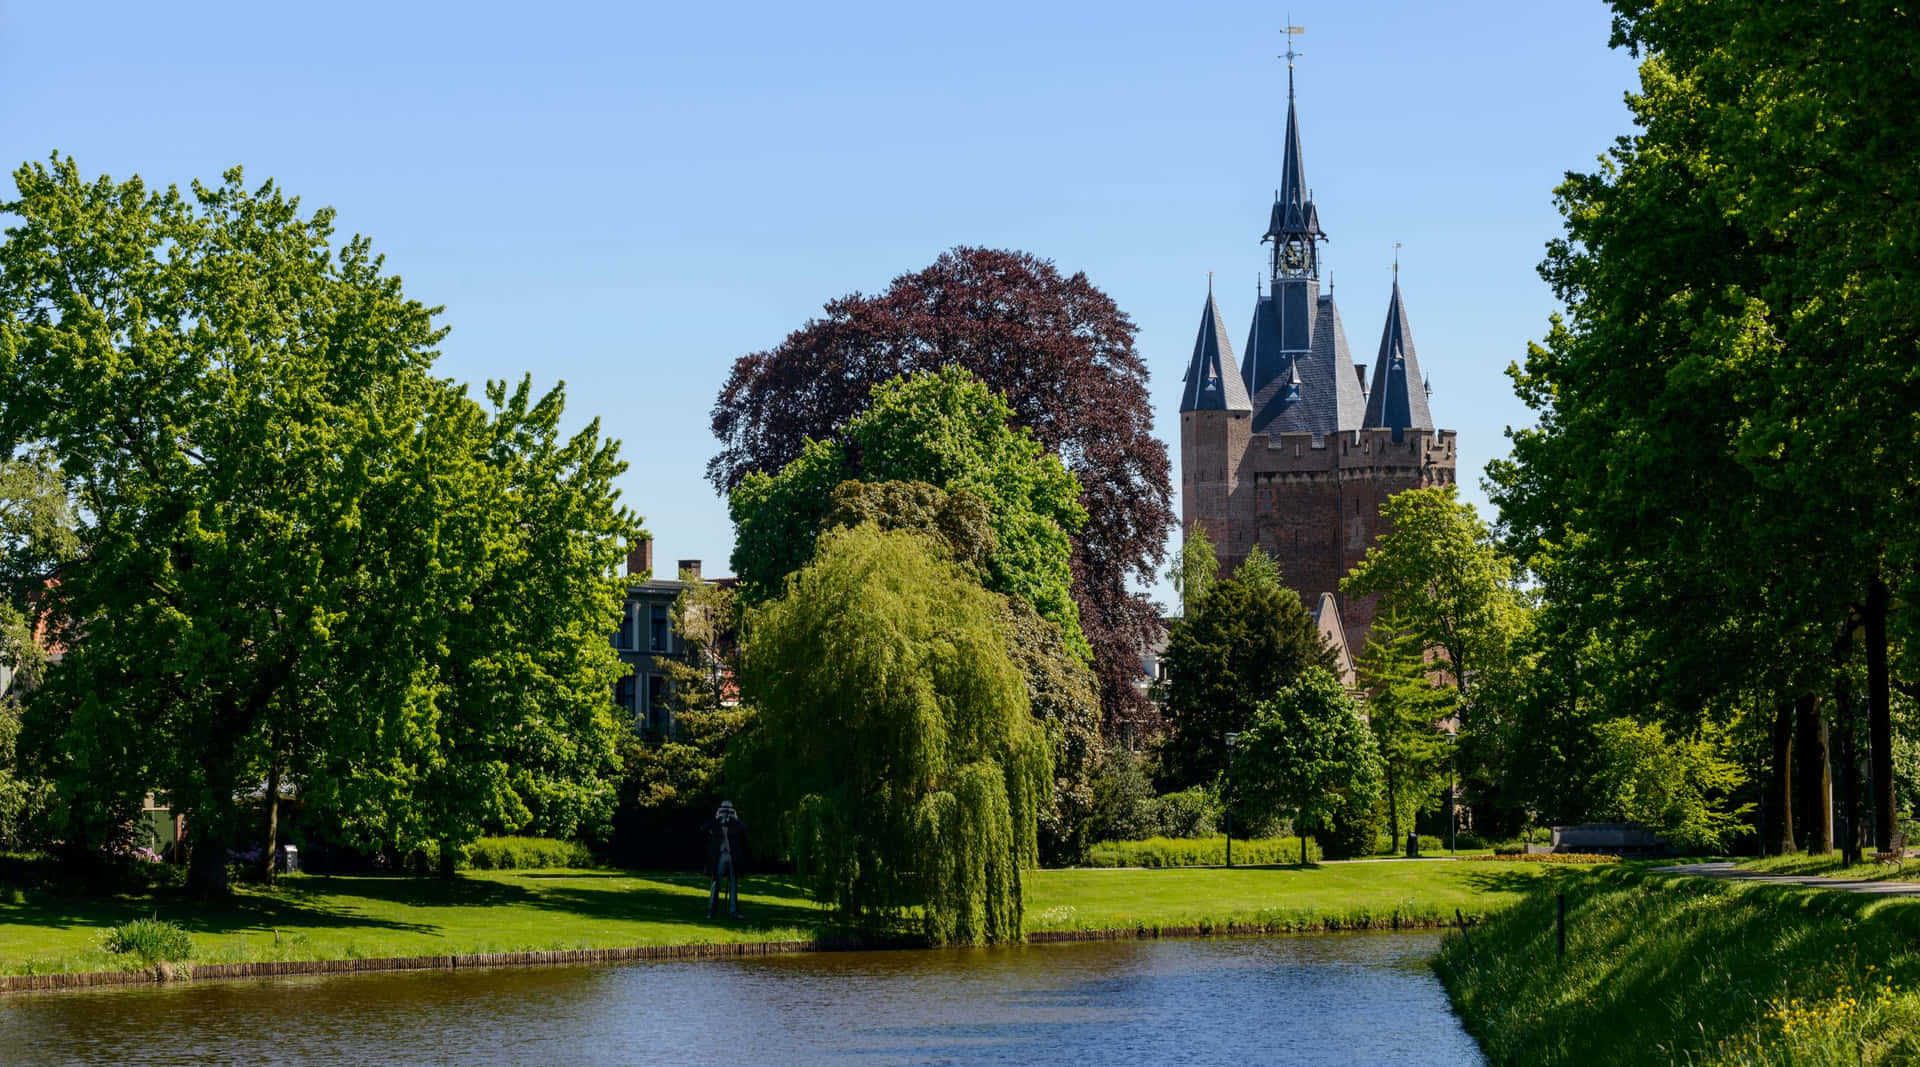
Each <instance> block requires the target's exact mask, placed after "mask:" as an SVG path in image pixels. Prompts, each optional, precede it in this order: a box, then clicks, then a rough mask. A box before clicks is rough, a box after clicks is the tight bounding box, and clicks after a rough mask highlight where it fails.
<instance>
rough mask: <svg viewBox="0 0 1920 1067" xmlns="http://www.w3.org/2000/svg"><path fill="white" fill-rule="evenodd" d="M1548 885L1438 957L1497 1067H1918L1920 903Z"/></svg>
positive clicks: (1824, 894) (1666, 882)
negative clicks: (1561, 923)
mask: <svg viewBox="0 0 1920 1067" xmlns="http://www.w3.org/2000/svg"><path fill="white" fill-rule="evenodd" d="M1539 886H1540V889H1541V890H1543V891H1541V892H1537V893H1532V894H1528V895H1526V896H1525V898H1524V899H1522V900H1521V901H1520V902H1519V903H1518V904H1516V905H1514V906H1512V907H1509V908H1507V909H1505V910H1503V911H1501V912H1499V913H1497V914H1495V915H1494V916H1492V917H1491V918H1490V919H1489V920H1488V921H1487V922H1486V923H1485V924H1483V925H1482V926H1480V927H1478V928H1476V929H1475V930H1474V931H1473V940H1472V944H1471V945H1468V944H1466V943H1464V942H1461V941H1458V940H1450V941H1449V942H1448V943H1447V944H1446V945H1445V947H1444V948H1443V949H1442V950H1441V953H1440V958H1439V961H1438V965H1437V966H1438V970H1439V972H1440V976H1441V979H1442V980H1443V981H1444V982H1445V983H1446V985H1447V989H1448V991H1449V993H1451V994H1452V996H1453V1001H1454V1005H1455V1008H1456V1009H1457V1010H1458V1011H1459V1012H1460V1015H1461V1018H1462V1019H1463V1020H1464V1021H1465V1022H1466V1024H1467V1028H1468V1030H1469V1031H1470V1032H1472V1033H1473V1035H1474V1036H1475V1037H1476V1038H1478V1039H1479V1041H1480V1046H1481V1049H1482V1050H1483V1051H1484V1052H1485V1053H1486V1055H1487V1059H1488V1062H1490V1063H1494V1064H1580V1065H1587V1064H1594V1065H1605V1064H1636V1063H1648V1062H1655V1063H1685V1064H1698V1065H1705V1064H1782V1065H1784V1064H1801V1065H1807V1064H1836V1065H1838V1064H1894V1063H1914V1062H1920V948H1917V947H1916V946H1920V901H1912V900H1904V899H1891V898H1887V897H1881V896H1869V895H1863V894H1859V893H1846V892H1839V891H1835V890H1830V889H1825V888H1818V887H1800V886H1782V885H1768V884H1764V883H1753V882H1733V881H1726V880H1722V879H1715V878H1701V877H1692V876H1685V875H1664V874H1657V873H1654V872H1651V871H1648V870H1646V869H1645V865H1638V864H1622V865H1618V866H1615V867H1610V868H1601V869H1599V870H1596V871H1593V872H1590V873H1587V874H1585V875H1583V876H1579V877H1574V878H1562V877H1559V876H1557V875H1550V876H1549V877H1548V878H1547V879H1546V880H1545V881H1543V882H1541V883H1539ZM1550 890H1559V891H1563V892H1564V893H1565V895H1566V914H1567V954H1566V956H1565V957H1564V958H1562V957H1560V956H1559V955H1558V954H1557V952H1556V946H1555V933H1554V924H1555V900H1554V896H1553V893H1552V892H1551V891H1550Z"/></svg>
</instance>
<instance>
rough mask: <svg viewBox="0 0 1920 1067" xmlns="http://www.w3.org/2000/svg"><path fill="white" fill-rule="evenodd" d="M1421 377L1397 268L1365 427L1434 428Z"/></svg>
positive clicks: (1396, 431)
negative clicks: (1401, 294)
mask: <svg viewBox="0 0 1920 1067" xmlns="http://www.w3.org/2000/svg"><path fill="white" fill-rule="evenodd" d="M1429 391H1430V390H1428V389H1426V388H1424V387H1423V383H1422V382H1421V378H1420V362H1419V360H1418V359H1417V358H1416V357H1415V356H1414V351H1413V327H1412V326H1411V325H1409V324H1408V322H1407V305H1406V301H1405V300H1404V299H1402V298H1401V296H1400V268H1399V263H1398V261H1397V257H1396V262H1395V264H1394V271H1393V296H1392V298H1391V299H1390V300H1389V301H1388V303H1387V324H1386V327H1385V328H1384V329H1382V330H1381V332H1380V354H1379V356H1378V357H1377V358H1376V359H1375V360H1374V364H1373V387H1372V388H1371V389H1370V390H1368V393H1367V414H1366V418H1365V419H1364V420H1363V422H1362V425H1363V426H1365V427H1367V428H1368V429H1375V428H1380V429H1388V430H1392V431H1393V436H1394V440H1396V441H1397V440H1399V439H1400V433H1401V431H1403V430H1431V429H1433V413H1432V411H1431V410H1430V409H1429V408H1428V407H1427V393H1428V392H1429Z"/></svg>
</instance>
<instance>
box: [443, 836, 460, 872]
mask: <svg viewBox="0 0 1920 1067" xmlns="http://www.w3.org/2000/svg"><path fill="white" fill-rule="evenodd" d="M459 856H460V847H459V846H458V845H455V844H454V843H453V842H452V841H451V840H446V841H442V842H440V862H439V874H440V877H442V878H452V877H453V865H454V861H455V860H457V859H459Z"/></svg>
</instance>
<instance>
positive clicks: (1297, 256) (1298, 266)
mask: <svg viewBox="0 0 1920 1067" xmlns="http://www.w3.org/2000/svg"><path fill="white" fill-rule="evenodd" d="M1280 269H1281V270H1284V271H1287V272H1289V273H1293V274H1298V273H1300V272H1301V271H1304V270H1306V269H1307V248H1306V245H1305V244H1303V243H1302V242H1300V241H1288V242H1287V243H1286V244H1284V245H1281V246H1280Z"/></svg>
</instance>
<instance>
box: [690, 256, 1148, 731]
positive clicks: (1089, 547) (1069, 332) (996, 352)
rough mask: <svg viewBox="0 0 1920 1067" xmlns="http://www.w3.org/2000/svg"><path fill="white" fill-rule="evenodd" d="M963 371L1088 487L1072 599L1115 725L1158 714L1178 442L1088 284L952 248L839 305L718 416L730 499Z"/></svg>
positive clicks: (1037, 265) (1127, 322)
mask: <svg viewBox="0 0 1920 1067" xmlns="http://www.w3.org/2000/svg"><path fill="white" fill-rule="evenodd" d="M945 366H958V367H961V368H964V369H966V370H968V371H971V372H972V373H973V374H974V375H975V376H976V377H978V378H979V379H980V380H982V381H984V382H986V383H987V384H988V385H989V386H990V387H992V388H993V389H994V390H996V391H998V392H1001V393H1004V394H1005V395H1006V398H1007V401H1008V403H1009V404H1010V405H1012V408H1013V412H1014V420H1015V422H1016V423H1017V424H1019V425H1021V426H1025V427H1027V428H1029V429H1031V430H1032V431H1033V435H1034V438H1035V439H1036V440H1038V441H1039V442H1040V444H1041V445H1042V446H1043V447H1045V448H1046V449H1047V450H1048V451H1050V452H1053V453H1055V454H1057V455H1058V456H1059V457H1060V458H1061V460H1062V461H1063V462H1064V463H1065V464H1066V466H1067V469H1068V470H1070V471H1071V472H1072V473H1073V475H1074V477H1075V478H1076V479H1078V481H1079V483H1080V502H1081V504H1082V505H1083V506H1084V507H1085V508H1086V510H1087V516H1088V518H1087V522H1086V525H1085V526H1084V527H1082V528H1081V530H1080V531H1079V532H1078V533H1076V534H1075V535H1074V537H1073V557H1072V565H1073V596H1074V599H1075V601H1076V602H1077V603H1078V605H1079V614H1080V623H1081V628H1082V630H1083V631H1084V632H1085V634H1086V638H1087V642H1088V644H1089V645H1091V646H1092V649H1093V654H1094V668H1095V670H1096V672H1097V673H1098V675H1099V680H1100V692H1101V704H1102V708H1103V712H1104V714H1105V717H1106V720H1107V724H1108V726H1109V728H1110V729H1111V728H1114V727H1117V726H1119V725H1120V724H1123V723H1132V722H1139V721H1141V720H1142V719H1143V717H1145V716H1148V715H1150V714H1151V706H1150V705H1148V704H1147V703H1146V702H1145V700H1144V699H1143V698H1142V697H1141V696H1140V695H1139V694H1138V693H1137V692H1136V690H1135V688H1134V684H1133V683H1134V678H1135V676H1136V675H1137V673H1138V671H1139V651H1140V648H1141V646H1142V645H1143V644H1144V643H1145V641H1146V639H1147V638H1148V637H1149V636H1151V634H1152V632H1153V630H1154V628H1155V627H1157V626H1158V621H1157V618H1156V613H1155V610H1154V607H1153V605H1152V604H1151V603H1149V602H1148V601H1147V600H1146V599H1145V598H1143V597H1141V596H1137V595H1135V594H1133V593H1130V592H1129V591H1128V588H1127V586H1128V582H1129V580H1130V579H1132V578H1139V579H1141V580H1151V579H1152V578H1153V577H1154V569H1155V568H1156V566H1157V565H1158V564H1159V563H1160V561H1161V559H1162V558H1163V555H1164V551H1165V548H1164V543H1163V542H1164V539H1165V536H1166V531H1167V528H1168V526H1169V525H1170V524H1171V523H1172V521H1173V508H1172V504H1171V499H1172V488H1171V485H1170V482H1169V478H1168V469H1169V468H1168V462H1167V450H1166V445H1165V444H1164V443H1162V442H1161V441H1160V440H1159V439H1158V438H1156V437H1155V436H1154V435H1153V416H1152V409H1151V406H1150V404H1149V402H1148V397H1147V368H1146V365H1145V364H1144V363H1143V362H1142V361H1141V359H1140V356H1139V354H1138V353H1137V352H1135V351H1134V324H1133V320H1131V319H1129V318H1128V317H1127V316H1126V314H1125V313H1123V312H1122V311H1121V310H1120V308H1119V306H1118V305H1116V304H1115V303H1114V302H1113V299H1112V298H1111V297H1109V296H1107V294H1105V293H1103V292H1101V291H1100V290H1099V289H1098V288H1097V287H1096V286H1094V284H1093V283H1092V282H1091V281H1089V280H1088V279H1087V277H1086V275H1084V274H1073V275H1063V274H1062V273H1061V272H1060V271H1059V269H1058V268H1056V267H1055V266H1054V265H1053V263H1052V262H1050V261H1048V260H1045V259H1041V258H1039V257H1036V256H1033V255H1030V254H1028V253H1025V252H1013V251H1003V250H998V249H988V248H967V247H961V248H955V249H953V250H951V251H949V252H946V253H943V254H942V255H941V256H940V257H939V259H937V260H935V261H934V263H933V264H932V265H931V266H929V267H927V268H926V269H924V270H920V271H917V272H914V273H911V274H903V275H901V276H900V277H898V278H895V279H894V280H893V282H892V284H890V285H889V286H888V287H887V289H886V291H885V292H882V293H879V294H876V295H872V296H869V295H866V294H862V293H854V294H851V295H849V296H845V297H842V298H840V299H837V300H833V301H830V302H828V304H827V305H826V307H825V309H824V311H823V313H822V315H821V317H820V318H817V319H812V320H809V321H808V322H807V323H806V324H804V325H803V326H801V327H800V328H799V329H798V330H796V331H794V332H793V333H792V334H790V335H788V336H787V338H786V339H785V340H784V341H782V342H781V343H780V344H779V345H777V346H776V347H774V348H772V349H769V350H767V351H764V352H754V353H750V354H748V355H745V356H741V357H740V358H739V359H738V360H736V361H735V362H734V366H733V372H732V374H731V375H729V376H728V378H727V382H726V384H725V385H724V386H723V387H722V388H721V390H720V396H719V398H718V399H717V400H716V401H715V402H714V406H713V432H714V436H715V437H718V438H719V439H720V444H721V448H720V452H719V454H718V455H716V456H714V457H713V459H712V461H711V462H709V463H708V465H707V474H708V477H709V478H710V479H711V480H712V482H713V484H714V487H715V488H716V489H718V490H720V491H721V492H723V493H724V492H727V491H728V490H731V489H732V488H733V487H734V486H736V485H738V484H739V483H740V481H741V480H742V479H744V478H745V477H746V476H747V475H748V474H751V473H755V472H759V473H765V474H771V473H773V472H775V471H778V470H780V469H781V468H782V467H784V466H786V465H787V464H788V463H789V462H791V461H793V460H794V459H795V458H797V457H798V456H799V454H800V451H801V449H802V448H803V447H804V446H805V444H806V442H807V440H808V439H809V438H813V439H819V440H829V439H831V440H837V439H838V435H839V430H838V429H837V428H838V427H841V426H844V425H846V424H847V423H848V421H849V420H851V419H852V417H853V416H855V415H857V414H859V413H860V412H861V411H862V410H864V409H865V408H866V405H867V397H868V394H869V392H871V390H872V389H873V387H874V386H876V385H878V384H880V383H882V382H885V381H888V380H889V379H892V378H894V377H896V376H898V375H901V374H910V373H913V372H915V371H920V370H927V369H931V368H937V367H945Z"/></svg>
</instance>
